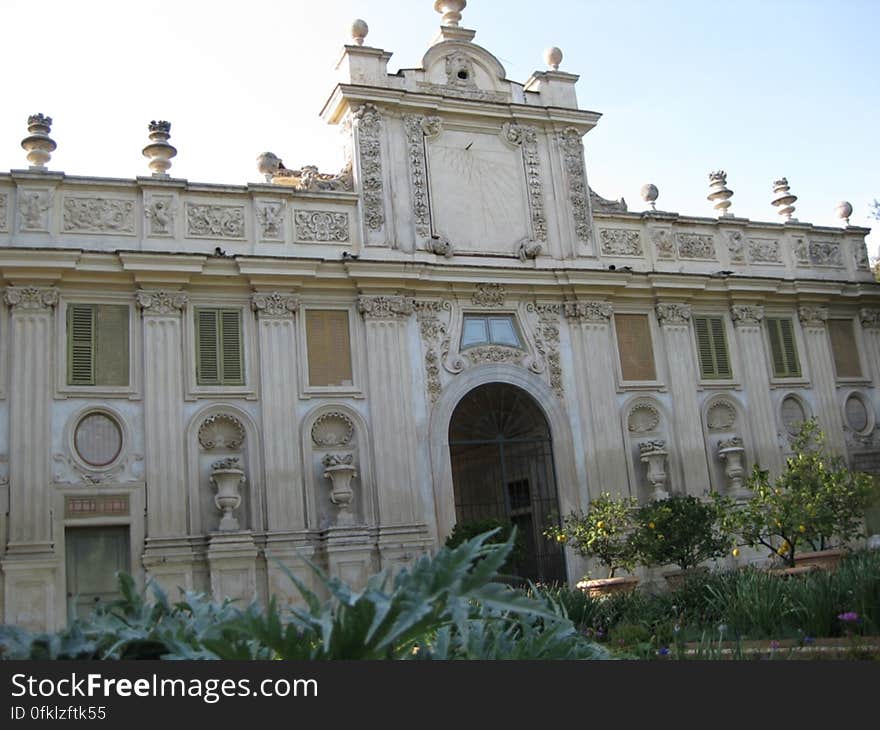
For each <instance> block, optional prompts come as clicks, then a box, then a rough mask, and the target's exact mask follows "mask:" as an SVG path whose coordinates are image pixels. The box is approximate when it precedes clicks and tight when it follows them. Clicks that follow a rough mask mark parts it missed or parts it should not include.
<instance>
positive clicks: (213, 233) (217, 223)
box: [186, 203, 245, 239]
mask: <svg viewBox="0 0 880 730" xmlns="http://www.w3.org/2000/svg"><path fill="white" fill-rule="evenodd" d="M186 237H187V238H223V239H244V238H245V230H244V206H243V205H209V204H200V203H187V204H186Z"/></svg>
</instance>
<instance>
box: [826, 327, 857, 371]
mask: <svg viewBox="0 0 880 730" xmlns="http://www.w3.org/2000/svg"><path fill="white" fill-rule="evenodd" d="M853 324H854V323H853V321H852V320H851V319H829V320H828V335H829V336H830V338H831V352H832V353H833V355H834V372H836V373H837V377H838V378H860V377H861V376H862V365H861V362H859V350H858V347H857V346H856V332H855V328H854V326H853Z"/></svg>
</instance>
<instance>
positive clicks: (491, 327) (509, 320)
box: [461, 314, 523, 350]
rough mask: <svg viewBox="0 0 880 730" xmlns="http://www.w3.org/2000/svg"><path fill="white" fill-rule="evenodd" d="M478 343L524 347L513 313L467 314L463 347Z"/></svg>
mask: <svg viewBox="0 0 880 730" xmlns="http://www.w3.org/2000/svg"><path fill="white" fill-rule="evenodd" d="M478 345H503V346H505V347H516V348H518V349H520V350H521V349H523V343H522V337H520V334H519V328H518V327H517V325H516V321H515V318H514V316H513V315H512V314H492V315H486V314H466V315H465V316H464V321H463V322H462V326H461V349H462V350H464V349H465V348H467V347H477V346H478Z"/></svg>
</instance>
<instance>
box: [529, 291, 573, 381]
mask: <svg viewBox="0 0 880 730" xmlns="http://www.w3.org/2000/svg"><path fill="white" fill-rule="evenodd" d="M561 309H562V305H560V304H532V303H529V304H528V305H527V306H526V310H527V311H529V312H534V313H536V314H537V315H538V326H537V327H536V328H535V349H536V350H537V351H538V352H539V353H540V355H541V357H542V358H543V359H544V362H545V363H546V364H547V374H548V376H549V378H550V387H551V388H553V392H554V393H556V395H557V396H559V397H560V398H563V397H564V396H565V389H564V388H563V385H562V364H561V363H560V359H559V314H560V310H561ZM532 369H534V368H532Z"/></svg>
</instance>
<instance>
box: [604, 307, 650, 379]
mask: <svg viewBox="0 0 880 730" xmlns="http://www.w3.org/2000/svg"><path fill="white" fill-rule="evenodd" d="M614 327H615V329H616V330H617V350H618V353H619V354H620V372H621V374H622V376H623V379H624V380H656V379H657V374H656V370H655V369H654V348H653V344H652V342H651V326H650V323H649V322H648V315H646V314H615V315H614Z"/></svg>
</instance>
